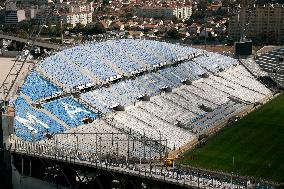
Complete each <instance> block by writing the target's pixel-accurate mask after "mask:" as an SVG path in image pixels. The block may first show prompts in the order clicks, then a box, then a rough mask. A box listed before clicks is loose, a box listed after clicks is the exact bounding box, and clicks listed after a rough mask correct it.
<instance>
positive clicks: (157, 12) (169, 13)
mask: <svg viewBox="0 0 284 189" xmlns="http://www.w3.org/2000/svg"><path fill="white" fill-rule="evenodd" d="M191 14H192V7H191V6H175V7H163V6H154V7H141V8H139V9H138V10H137V16H139V17H144V18H165V19H172V18H174V17H176V18H179V19H187V18H189V17H190V16H191Z"/></svg>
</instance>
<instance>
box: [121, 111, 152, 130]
mask: <svg viewBox="0 0 284 189" xmlns="http://www.w3.org/2000/svg"><path fill="white" fill-rule="evenodd" d="M125 114H127V115H128V116H130V117H133V118H134V119H136V120H137V121H140V122H142V123H144V124H145V125H147V126H148V127H152V125H151V124H149V123H147V122H145V121H144V120H142V119H140V118H139V117H136V116H135V115H132V114H130V113H128V112H125ZM152 128H153V127H152Z"/></svg>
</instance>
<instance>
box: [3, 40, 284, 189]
mask: <svg viewBox="0 0 284 189" xmlns="http://www.w3.org/2000/svg"><path fill="white" fill-rule="evenodd" d="M275 52H276V51H275ZM277 52H279V53H278V54H279V56H280V59H277V60H275V61H276V62H279V60H280V61H281V57H282V56H283V49H280V50H278V51H277ZM263 56H266V55H263ZM263 56H259V57H257V58H256V59H255V60H256V62H254V59H247V60H238V59H234V58H232V57H228V56H225V55H221V54H218V53H212V52H207V51H204V50H200V49H195V48H192V47H188V46H183V45H179V44H171V43H166V42H159V41H152V40H138V39H135V40H134V39H119V40H107V41H102V42H95V43H85V44H82V45H79V46H75V47H72V48H68V49H65V50H62V51H60V52H54V53H53V54H51V55H50V56H48V57H46V58H43V59H42V60H40V61H39V62H38V63H37V64H36V65H35V66H34V67H33V69H32V70H31V71H30V72H29V73H28V74H27V75H26V76H25V79H23V80H22V83H21V85H20V86H19V90H18V91H17V94H16V95H15V96H13V97H11V98H10V101H9V106H8V110H10V111H12V112H13V111H14V116H13V121H12V122H13V124H12V126H10V128H9V132H8V133H9V136H8V137H7V140H8V141H9V142H8V143H9V145H10V146H9V148H10V149H11V150H12V151H14V152H16V153H18V154H29V155H28V156H30V155H31V154H32V155H33V156H40V157H42V158H43V157H48V158H50V159H53V160H60V161H70V162H71V161H72V159H74V163H75V164H79V163H81V164H83V163H86V164H92V165H96V167H97V166H98V164H99V166H100V167H101V168H103V167H106V168H107V169H110V170H112V171H115V170H116V171H121V169H123V171H124V172H125V173H126V174H134V175H135V174H137V175H141V172H143V175H144V176H145V177H151V178H152V177H153V178H155V179H157V180H159V179H160V180H162V181H167V182H168V183H175V184H177V185H180V186H184V187H185V186H186V187H191V188H246V187H247V186H248V182H247V180H246V179H243V180H242V179H239V180H234V181H232V179H231V180H230V177H229V179H228V178H227V179H223V178H220V175H219V176H218V175H217V176H216V175H215V176H212V175H209V173H202V174H198V175H197V174H196V173H194V172H189V171H183V173H180V171H179V172H175V169H170V170H168V169H167V170H166V172H165V170H163V169H162V168H161V169H159V163H161V162H167V161H168V160H170V161H171V160H172V159H175V158H179V157H181V156H182V154H183V153H184V152H186V151H188V150H191V149H193V148H194V147H195V146H196V145H197V144H199V143H200V141H202V140H203V139H204V138H207V137H208V136H211V135H213V134H214V133H216V132H218V131H219V130H220V129H221V128H222V127H224V126H226V125H227V124H228V123H230V122H235V121H236V120H238V119H239V118H241V117H243V116H244V115H246V114H248V113H250V112H251V111H253V110H255V109H257V108H258V107H260V106H262V105H263V104H265V103H266V102H268V101H269V100H271V99H272V98H273V96H274V95H275V90H274V89H275V88H279V87H281V82H282V81H283V80H282V78H281V77H280V76H278V75H281V74H278V73H282V72H278V71H279V70H280V69H282V67H281V66H279V70H275V69H274V68H272V69H270V68H267V69H268V70H265V69H266V68H265V69H264V68H263V67H264V64H261V60H262V58H263ZM271 56H272V55H271ZM252 61H253V63H251V62H252ZM282 62H283V58H282ZM272 63H273V62H272ZM272 63H271V64H272ZM265 65H267V64H265ZM264 71H265V72H264ZM268 71H269V72H271V73H269V72H268ZM267 72H268V74H267ZM264 73H265V74H264ZM258 74H260V75H261V74H264V75H265V77H268V76H269V74H270V75H273V76H275V77H271V78H272V79H274V81H275V82H276V85H275V86H276V87H275V86H274V87H275V88H273V87H271V83H269V84H270V85H269V84H268V82H262V81H263V80H261V79H259V75H258ZM277 74H278V75H277ZM261 76H262V75H261ZM263 77H264V76H263ZM279 81H281V82H279ZM113 157H115V159H116V160H119V161H115V163H114V162H113V161H112V160H111V159H113ZM14 158H15V159H17V157H14ZM18 158H19V157H18ZM22 161H23V160H22ZM170 163H172V162H170ZM22 164H23V163H22ZM130 164H131V165H132V166H129V165H130ZM153 165H155V170H153ZM123 166H125V167H123ZM22 167H23V165H22ZM161 167H162V166H161ZM22 169H24V168H22ZM23 172H25V171H23V170H22V173H23ZM138 172H139V173H138ZM144 172H145V174H144ZM199 179H202V182H200V181H199Z"/></svg>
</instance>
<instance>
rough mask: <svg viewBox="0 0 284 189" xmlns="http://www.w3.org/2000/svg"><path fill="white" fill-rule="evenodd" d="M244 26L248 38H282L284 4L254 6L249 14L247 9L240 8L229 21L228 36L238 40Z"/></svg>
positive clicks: (275, 39)
mask: <svg viewBox="0 0 284 189" xmlns="http://www.w3.org/2000/svg"><path fill="white" fill-rule="evenodd" d="M247 23H248V26H247V27H246V24H247ZM244 28H247V29H246V31H245V33H244V35H245V36H246V38H249V39H259V40H261V39H265V38H266V39H267V38H269V39H270V40H273V41H280V40H283V39H282V38H283V36H284V6H283V5H279V4H269V5H264V6H256V7H255V10H254V11H253V12H252V13H251V14H249V11H248V10H245V9H242V10H241V11H240V12H239V13H238V14H236V15H234V16H233V17H232V18H231V19H230V21H229V36H230V38H232V39H234V40H240V38H241V34H242V33H243V30H244Z"/></svg>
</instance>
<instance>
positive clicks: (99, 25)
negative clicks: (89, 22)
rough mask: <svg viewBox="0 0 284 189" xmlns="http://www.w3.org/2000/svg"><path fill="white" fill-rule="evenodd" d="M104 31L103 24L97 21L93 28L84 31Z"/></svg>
mask: <svg viewBox="0 0 284 189" xmlns="http://www.w3.org/2000/svg"><path fill="white" fill-rule="evenodd" d="M105 32H106V29H105V27H104V25H103V24H102V23H100V22H97V23H96V24H95V26H94V27H93V28H90V29H88V30H87V31H86V34H87V35H95V34H103V33H105Z"/></svg>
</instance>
